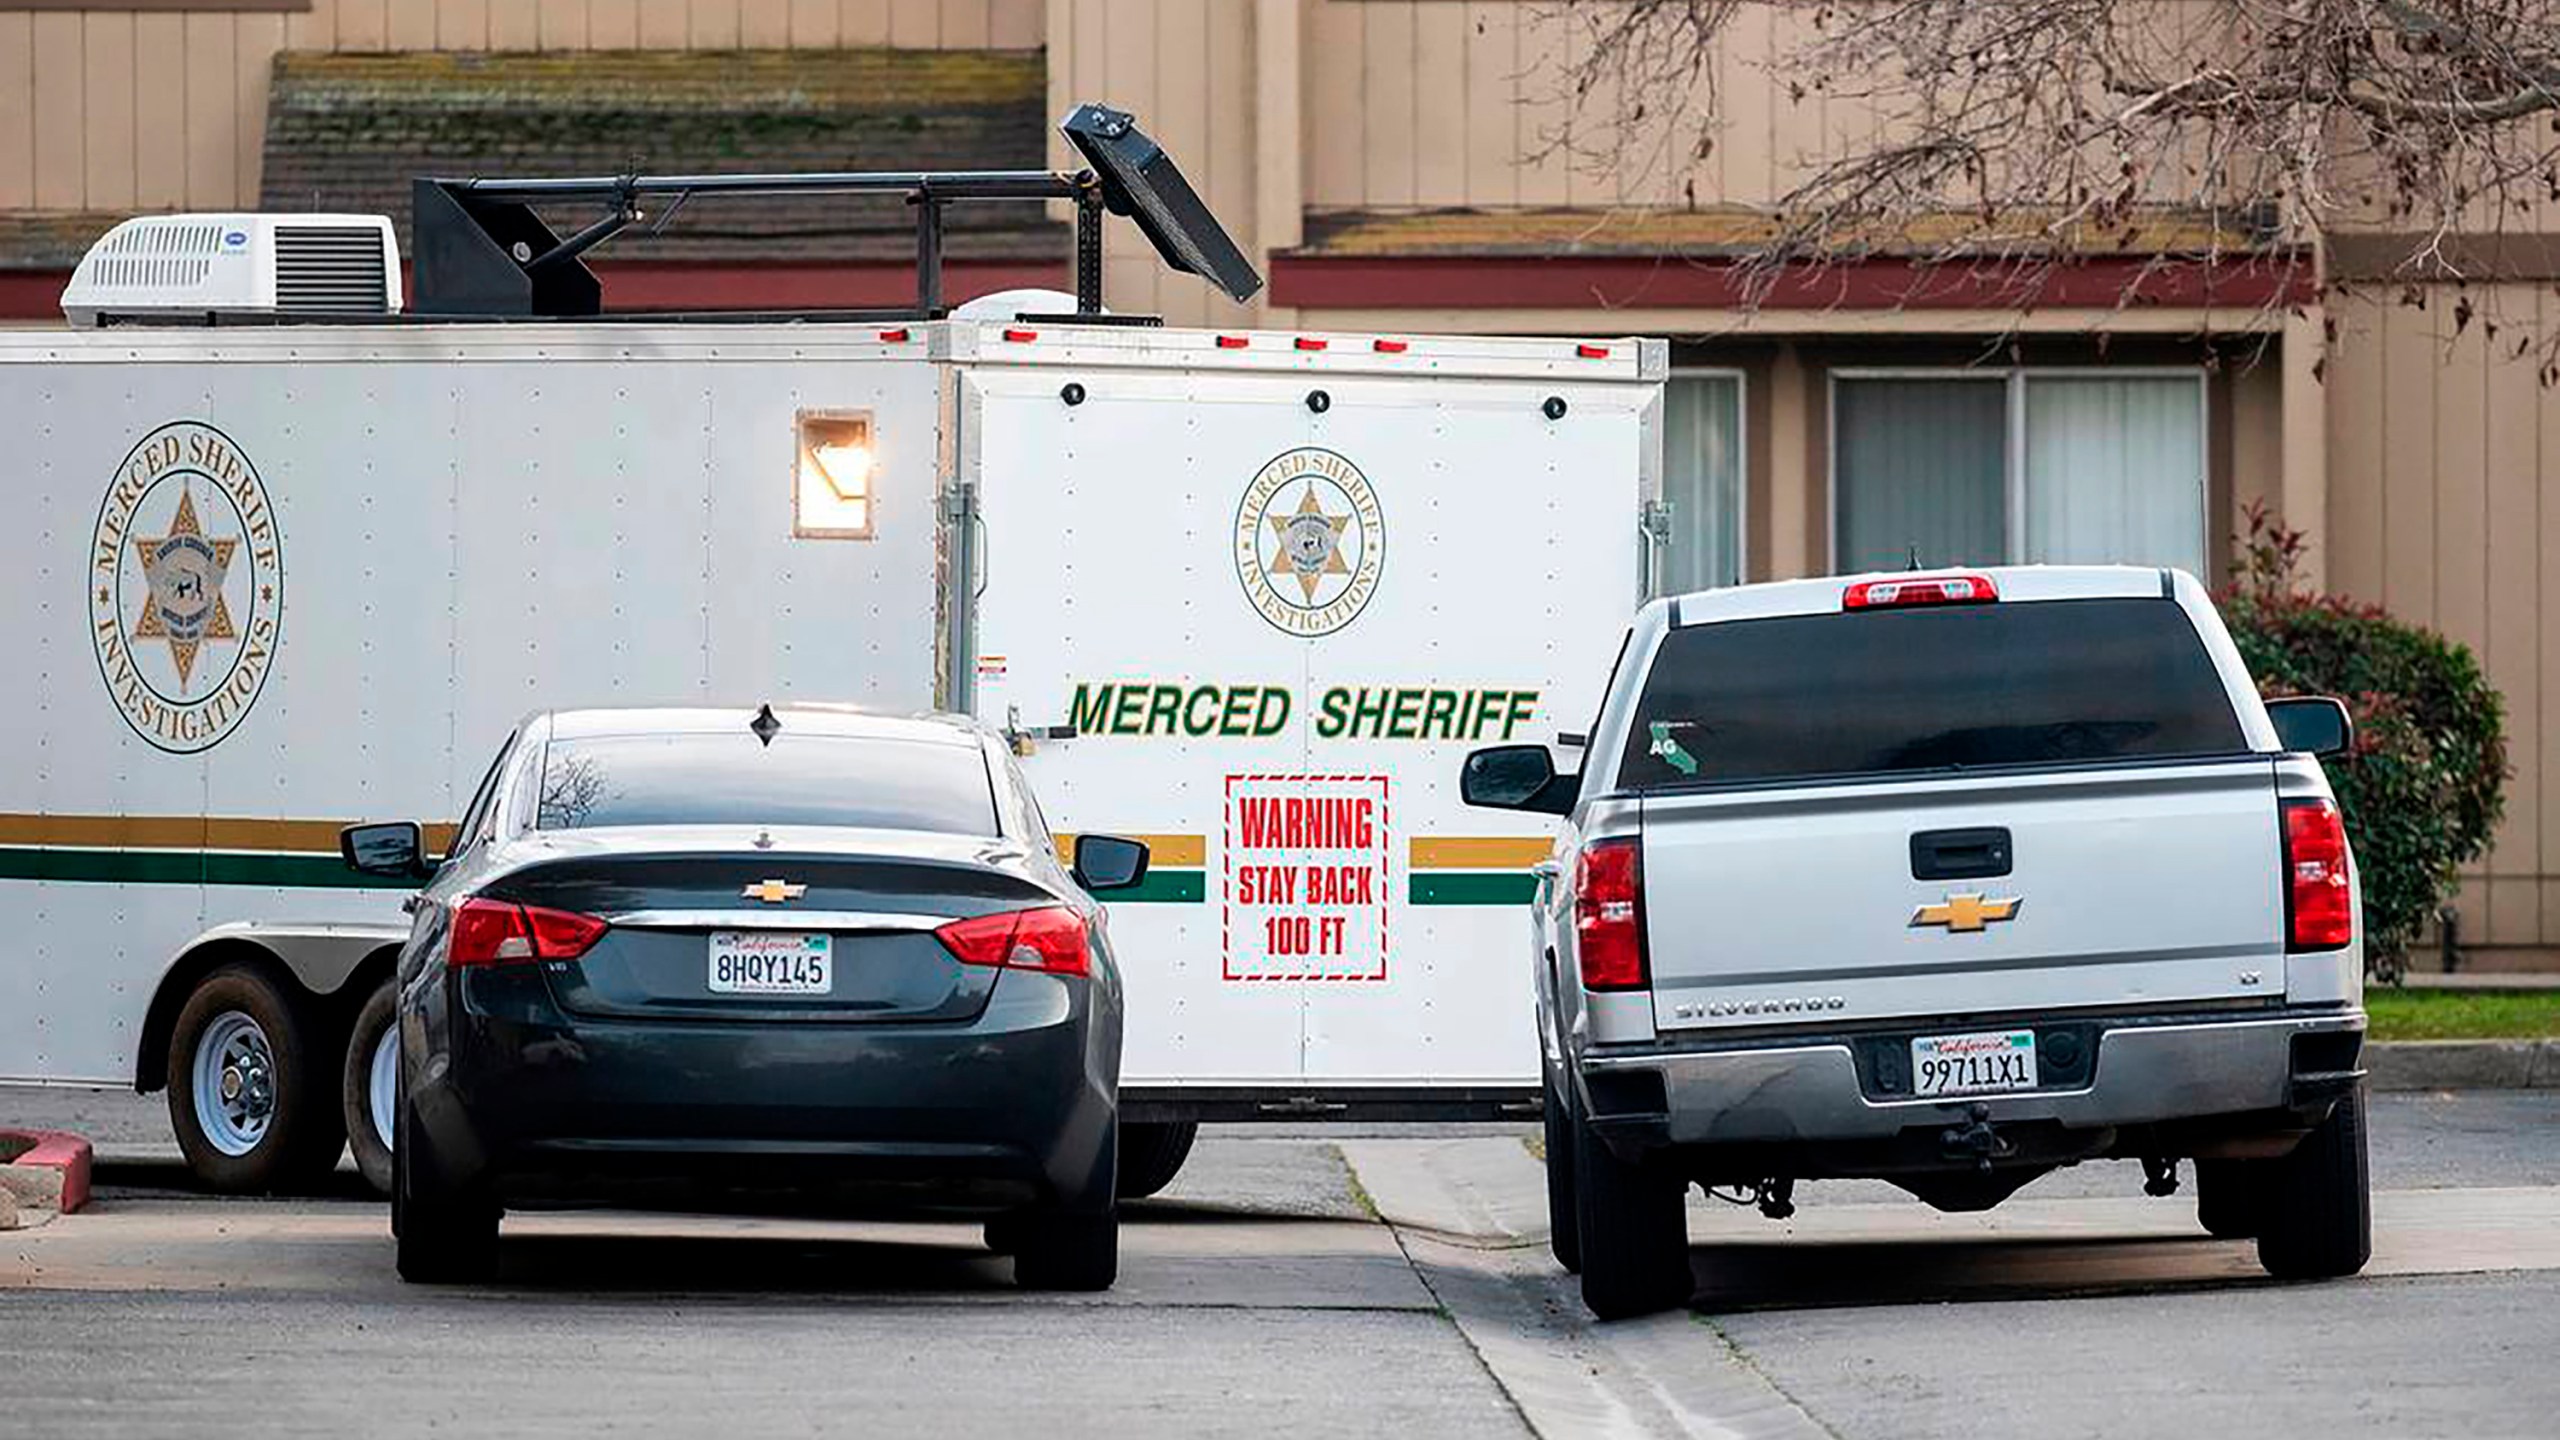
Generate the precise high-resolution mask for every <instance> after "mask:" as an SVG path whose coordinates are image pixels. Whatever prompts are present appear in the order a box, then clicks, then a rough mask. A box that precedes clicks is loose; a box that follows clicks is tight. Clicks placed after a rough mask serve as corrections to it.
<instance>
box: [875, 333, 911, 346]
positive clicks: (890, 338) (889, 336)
mask: <svg viewBox="0 0 2560 1440" xmlns="http://www.w3.org/2000/svg"><path fill="white" fill-rule="evenodd" d="M880 338H881V340H882V341H884V342H886V343H888V344H891V345H895V344H898V343H900V342H901V341H904V340H905V339H906V338H907V332H906V331H904V330H883V331H881V332H880Z"/></svg>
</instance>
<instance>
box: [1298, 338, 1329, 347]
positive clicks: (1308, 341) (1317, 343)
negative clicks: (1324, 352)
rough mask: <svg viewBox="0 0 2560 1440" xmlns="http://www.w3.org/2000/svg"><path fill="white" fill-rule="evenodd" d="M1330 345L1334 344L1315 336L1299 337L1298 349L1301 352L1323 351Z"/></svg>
mask: <svg viewBox="0 0 2560 1440" xmlns="http://www.w3.org/2000/svg"><path fill="white" fill-rule="evenodd" d="M1330 343H1332V342H1330V341H1326V340H1319V339H1317V338H1316V337H1314V336H1313V335H1301V336H1299V337H1298V348H1299V349H1301V350H1321V349H1323V348H1324V347H1325V346H1326V345H1328V344H1330Z"/></svg>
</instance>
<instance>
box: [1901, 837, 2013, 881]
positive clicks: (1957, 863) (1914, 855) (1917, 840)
mask: <svg viewBox="0 0 2560 1440" xmlns="http://www.w3.org/2000/svg"><path fill="white" fill-rule="evenodd" d="M2011 859H2012V855H2011V850H2010V846H2009V830H2008V827H2006V826H2003V825H1985V826H1982V827H1979V828H1977V829H1972V830H1920V831H1915V832H1913V834H1912V836H1911V878H1912V879H1914V880H1988V879H1991V878H1992V877H1994V876H1998V875H2006V874H2008V873H2009V867H2010V863H2011Z"/></svg>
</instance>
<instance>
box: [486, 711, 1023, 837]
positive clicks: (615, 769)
mask: <svg viewBox="0 0 2560 1440" xmlns="http://www.w3.org/2000/svg"><path fill="white" fill-rule="evenodd" d="M534 825H535V827H536V828H538V829H543V830H582V829H592V828H595V827H598V826H605V825H760V826H761V825H848V826H856V827H861V828H865V829H882V830H934V831H941V832H943V833H946V834H953V835H995V834H999V833H1001V831H1000V830H999V828H998V826H997V824H996V801H995V790H994V786H993V784H992V782H991V781H990V780H989V779H988V777H987V762H986V758H985V757H984V756H983V755H981V754H980V753H979V751H978V747H977V746H975V745H957V744H950V743H947V742H938V741H925V740H898V739H888V738H882V737H877V736H841V735H799V736H794V735H792V734H789V733H788V732H785V733H784V734H781V735H778V736H776V737H774V741H773V743H772V744H771V745H764V744H760V743H758V742H757V740H756V738H755V737H754V736H753V735H750V734H747V733H745V732H743V731H742V732H740V733H738V734H735V735H608V736H597V737H594V738H589V739H579V740H559V741H554V742H552V744H551V745H550V746H549V747H548V749H547V750H546V752H545V753H544V756H543V764H542V793H541V795H540V797H539V799H538V800H537V801H536V803H535V809H534Z"/></svg>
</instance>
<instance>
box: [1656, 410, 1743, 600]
mask: <svg viewBox="0 0 2560 1440" xmlns="http://www.w3.org/2000/svg"><path fill="white" fill-rule="evenodd" d="M1662 498H1663V499H1664V500H1665V501H1666V502H1668V503H1669V504H1670V506H1671V542H1670V544H1668V545H1666V546H1664V547H1663V550H1662V574H1661V581H1660V583H1659V584H1658V585H1657V586H1656V587H1655V589H1656V591H1657V593H1660V594H1664V595H1677V594H1680V593H1681V592H1683V591H1687V590H1704V589H1706V588H1708V587H1710V586H1714V585H1731V584H1734V583H1735V582H1737V581H1739V580H1740V579H1741V578H1742V381H1741V379H1740V378H1739V377H1736V376H1732V375H1674V376H1672V377H1671V383H1670V384H1669V385H1668V386H1666V387H1665V388H1664V390H1663V396H1662Z"/></svg>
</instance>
